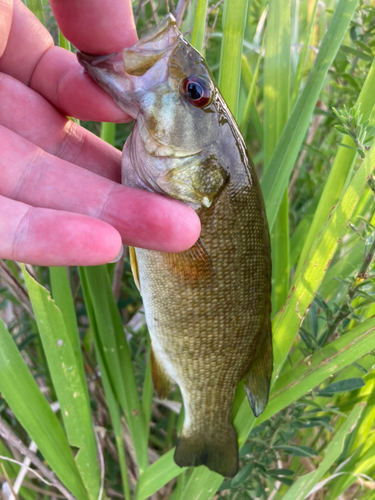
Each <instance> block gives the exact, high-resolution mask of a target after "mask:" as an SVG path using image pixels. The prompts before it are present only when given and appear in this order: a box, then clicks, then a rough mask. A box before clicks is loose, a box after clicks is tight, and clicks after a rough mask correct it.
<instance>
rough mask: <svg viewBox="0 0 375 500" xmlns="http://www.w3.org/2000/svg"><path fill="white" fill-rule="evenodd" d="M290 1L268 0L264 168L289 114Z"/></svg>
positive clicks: (265, 59)
mask: <svg viewBox="0 0 375 500" xmlns="http://www.w3.org/2000/svg"><path fill="white" fill-rule="evenodd" d="M289 80H290V0H270V2H269V10H268V18H267V34H266V52H265V56H264V170H265V171H267V168H268V164H269V161H270V159H271V157H272V153H273V151H274V149H275V146H276V144H277V141H278V140H279V137H280V134H281V132H282V131H283V128H284V126H285V123H286V121H287V119H288V115H289Z"/></svg>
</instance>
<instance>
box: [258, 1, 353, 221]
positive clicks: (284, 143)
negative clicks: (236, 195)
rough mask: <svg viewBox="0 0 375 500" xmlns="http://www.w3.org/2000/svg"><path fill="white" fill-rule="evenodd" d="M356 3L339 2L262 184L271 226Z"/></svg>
mask: <svg viewBox="0 0 375 500" xmlns="http://www.w3.org/2000/svg"><path fill="white" fill-rule="evenodd" d="M357 3H358V2H357V0H340V1H339V2H338V4H337V7H336V9H335V12H334V15H333V16H332V20H331V24H330V26H329V28H328V30H327V32H326V34H325V36H324V39H323V42H322V46H321V48H320V50H319V53H318V55H317V58H316V60H315V63H314V66H313V69H312V71H311V73H310V76H309V79H308V81H307V83H306V85H305V87H304V89H303V91H302V93H301V94H300V96H299V98H298V100H297V102H296V104H295V106H294V108H293V110H292V112H291V114H290V117H289V119H288V122H287V124H286V125H285V127H284V130H283V132H282V134H281V136H280V139H279V141H278V143H277V146H276V148H275V150H274V152H273V155H272V157H271V159H270V162H269V165H268V168H267V171H266V172H265V174H264V176H263V179H262V183H261V184H262V190H263V195H264V199H265V202H266V209H267V217H268V221H269V225H270V227H271V228H272V226H273V224H274V222H275V219H276V215H277V212H278V210H279V206H280V204H281V200H282V197H283V195H284V192H285V189H286V187H287V184H288V179H289V176H290V173H291V171H292V169H293V166H294V162H295V160H296V158H297V155H298V152H299V150H300V147H301V144H302V141H303V139H304V137H305V134H306V131H307V129H308V126H309V123H310V118H311V116H312V113H313V111H314V107H315V104H316V101H317V99H318V96H319V94H320V91H321V89H322V87H323V84H324V81H325V78H326V75H327V72H328V70H329V68H330V66H331V64H332V61H333V59H334V57H335V55H336V53H337V51H338V50H339V48H340V45H341V42H342V39H343V37H344V35H345V33H346V30H347V28H348V26H349V23H350V20H351V18H352V16H353V13H354V10H355V8H356V6H357Z"/></svg>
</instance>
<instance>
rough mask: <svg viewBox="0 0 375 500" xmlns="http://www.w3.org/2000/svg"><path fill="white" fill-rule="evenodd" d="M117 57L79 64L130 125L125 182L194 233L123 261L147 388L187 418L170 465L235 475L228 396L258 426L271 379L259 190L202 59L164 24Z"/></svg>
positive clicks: (266, 247) (265, 239)
mask: <svg viewBox="0 0 375 500" xmlns="http://www.w3.org/2000/svg"><path fill="white" fill-rule="evenodd" d="M122 57H123V67H121V68H120V64H119V62H118V59H116V57H115V58H114V59H113V58H112V59H111V58H107V59H105V60H104V61H103V57H101V58H95V57H92V56H86V55H84V54H81V55H79V59H80V62H81V64H83V65H84V67H85V68H86V69H87V71H88V72H89V73H90V74H91V76H93V78H94V79H95V80H96V81H97V82H98V83H99V84H100V85H101V86H102V87H103V88H105V90H107V91H108V92H109V93H110V94H111V95H112V96H113V97H114V98H115V100H116V102H117V103H118V104H119V105H120V106H121V107H122V108H123V109H125V110H127V111H128V112H130V113H133V116H135V117H136V118H137V123H136V125H135V126H134V129H133V132H132V134H131V136H130V137H129V139H128V141H127V142H126V144H125V146H124V151H123V182H124V183H125V184H127V185H129V186H132V187H136V188H140V189H147V190H150V191H154V192H158V193H161V194H164V195H167V196H171V197H174V198H177V199H180V200H182V201H184V202H185V203H189V204H190V205H191V206H192V207H193V208H194V209H195V210H196V212H197V214H198V215H199V218H200V220H201V226H202V230H201V235H200V238H199V240H198V242H197V243H196V244H195V245H194V246H193V247H192V248H191V249H189V250H187V251H185V252H181V253H177V254H168V253H161V252H156V251H152V250H146V249H140V248H137V249H135V250H132V252H131V255H132V267H133V268H134V272H135V275H136V279H137V281H138V282H139V286H140V291H141V294H142V298H143V302H144V307H145V314H146V322H147V325H148V328H149V333H150V338H151V346H152V355H151V360H152V377H153V382H154V386H155V389H156V391H157V392H158V393H159V395H160V396H161V397H166V396H167V394H168V392H169V390H170V388H171V385H172V384H173V383H177V384H178V386H179V387H180V390H181V394H182V398H183V402H184V408H185V420H184V425H183V428H182V431H181V435H180V437H179V439H178V442H177V447H176V452H175V461H176V463H177V464H179V465H180V466H189V465H193V466H197V465H202V464H204V465H206V466H207V467H209V468H210V469H211V470H214V471H216V472H218V473H220V474H222V475H224V476H233V475H235V474H236V472H237V470H238V445H237V436H236V432H235V430H234V427H233V423H232V420H231V413H232V407H233V401H234V396H235V391H236V387H237V385H238V383H239V382H240V381H241V380H243V381H244V385H245V389H246V392H247V394H248V397H249V401H250V404H251V407H252V409H253V412H254V414H255V415H256V416H257V415H259V413H261V412H262V411H263V410H264V407H265V405H266V403H267V398H268V391H269V384H270V379H271V374H272V345H271V323H270V292H271V259H270V241H269V232H268V225H267V220H266V214H265V208H264V202H263V198H262V194H261V190H260V186H259V181H258V178H257V175H256V173H255V169H254V166H253V164H252V162H251V160H250V159H249V157H248V154H247V149H246V146H245V143H244V141H243V138H242V136H241V134H240V132H239V130H238V127H237V125H236V123H235V121H234V119H233V117H232V115H231V114H230V112H229V110H228V108H227V106H226V104H225V102H224V100H223V98H222V97H221V95H220V93H219V92H218V90H217V88H216V87H215V86H214V84H213V81H212V77H211V74H210V72H209V70H208V68H207V66H206V64H205V62H204V60H203V58H202V56H200V54H199V53H198V52H196V51H195V50H194V49H193V48H192V47H191V46H190V45H189V44H188V43H187V42H186V40H184V39H183V37H182V35H181V34H180V33H179V32H178V30H177V28H176V26H175V22H174V19H173V17H172V16H167V18H166V19H164V21H162V23H161V25H160V26H159V27H158V28H156V30H155V31H154V32H153V33H151V34H150V35H148V36H147V39H145V40H143V41H142V39H141V40H140V41H139V42H138V43H137V44H136V45H135V46H134V47H133V48H131V49H124V52H123V55H122ZM98 59H100V61H99V62H98ZM93 60H94V64H93V63H92V61H93ZM119 68H120V69H119ZM129 68H130V69H129ZM119 88H121V92H119ZM166 107H167V109H166ZM163 111H165V112H164V113H163Z"/></svg>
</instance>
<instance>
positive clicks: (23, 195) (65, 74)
mask: <svg viewBox="0 0 375 500" xmlns="http://www.w3.org/2000/svg"><path fill="white" fill-rule="evenodd" d="M50 3H51V6H52V9H53V12H54V15H55V17H56V19H57V21H58V23H59V26H60V29H61V30H62V32H63V33H64V35H65V36H66V37H67V38H68V39H69V40H71V42H72V43H73V44H74V45H75V46H76V47H77V48H78V49H80V50H82V51H84V52H88V53H92V54H106V53H111V52H116V51H119V50H121V49H122V48H124V47H125V46H129V45H132V44H133V43H134V42H135V41H136V39H137V35H136V31H135V27H134V22H133V16H132V11H131V3H130V0H112V1H111V2H108V1H107V0H63V1H59V0H50ZM0 94H1V108H0V144H1V148H0V257H2V258H6V259H11V260H18V261H21V262H27V263H31V264H37V265H46V266H56V265H96V264H103V263H105V262H109V261H111V260H114V259H115V258H116V256H117V255H118V254H119V253H120V250H121V244H122V241H123V242H124V243H125V244H129V245H133V246H139V247H145V248H151V249H154V250H160V251H167V252H177V251H182V250H185V249H187V248H189V247H190V246H192V245H193V244H194V242H195V240H196V239H197V238H198V235H199V230H200V224H199V219H198V217H197V215H196V214H195V213H194V211H193V210H192V209H190V208H189V207H187V206H185V205H183V204H182V203H179V202H177V201H174V200H170V199H167V198H164V197H162V196H158V195H156V194H152V193H148V192H145V191H140V190H135V189H132V188H129V187H126V186H121V185H120V184H119V183H120V178H121V153H120V151H118V150H116V149H115V148H113V147H111V146H110V145H108V144H106V143H105V142H103V141H101V140H100V139H99V138H98V137H96V136H95V135H93V134H91V133H90V132H88V131H87V130H85V129H84V128H82V127H80V126H78V125H77V124H75V123H74V122H72V121H70V120H68V119H67V118H66V116H74V117H77V118H79V119H81V120H96V121H107V122H109V121H112V122H125V121H128V120H129V117H127V116H126V115H125V113H124V112H123V111H122V110H121V109H120V108H118V107H117V106H116V105H115V104H114V102H113V101H112V99H111V98H110V97H109V96H108V95H107V94H106V93H105V92H104V91H103V90H101V89H100V88H99V87H98V86H97V85H96V84H95V83H94V82H93V81H92V80H91V78H90V77H89V76H88V75H86V74H85V73H83V70H82V68H81V66H80V65H79V64H78V62H77V60H76V57H75V55H74V54H73V53H71V52H69V51H66V50H64V49H62V48H60V47H54V46H53V40H52V37H51V36H50V34H49V33H48V31H47V30H46V29H45V28H44V27H43V26H42V25H41V24H40V22H39V21H38V20H37V19H36V18H35V16H34V15H33V14H32V13H31V12H30V11H29V10H28V9H27V8H26V7H25V6H24V4H23V3H22V2H21V0H0Z"/></svg>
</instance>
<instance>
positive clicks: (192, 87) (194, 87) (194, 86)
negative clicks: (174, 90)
mask: <svg viewBox="0 0 375 500" xmlns="http://www.w3.org/2000/svg"><path fill="white" fill-rule="evenodd" d="M187 91H188V94H189V97H190V99H193V101H196V100H198V99H200V98H201V97H202V94H203V89H202V87H201V86H200V85H199V84H198V83H195V82H194V83H189V84H188V86H187Z"/></svg>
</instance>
